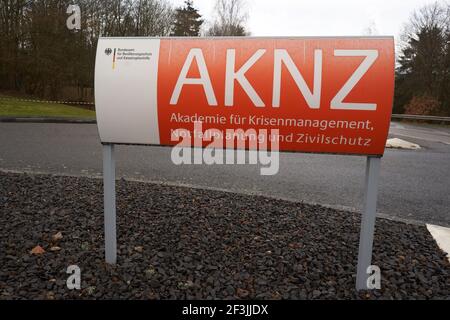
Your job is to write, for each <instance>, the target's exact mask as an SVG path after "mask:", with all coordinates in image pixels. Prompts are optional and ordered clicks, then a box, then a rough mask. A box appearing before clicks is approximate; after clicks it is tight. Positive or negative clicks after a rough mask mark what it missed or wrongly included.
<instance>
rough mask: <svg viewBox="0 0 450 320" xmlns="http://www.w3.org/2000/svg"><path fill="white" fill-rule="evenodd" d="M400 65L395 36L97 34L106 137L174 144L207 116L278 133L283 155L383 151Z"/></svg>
mask: <svg viewBox="0 0 450 320" xmlns="http://www.w3.org/2000/svg"><path fill="white" fill-rule="evenodd" d="M145 43H148V45H145ZM109 48H113V50H114V51H116V52H117V55H116V56H115V57H114V59H115V68H114V69H113V68H111V61H110V60H108V59H111V57H110V56H108V55H105V54H104V53H103V52H104V51H105V50H108V49H109ZM116 49H117V50H116ZM103 60H104V61H105V63H103ZM394 63H395V59H394V40H393V38H391V37H361V38H360V37H356V38H222V39H221V38H173V39H171V38H164V39H139V38H138V39H136V38H132V39H126V38H125V39H115V38H112V39H101V40H100V42H99V49H98V54H97V66H96V99H97V114H98V123H99V131H100V136H101V139H102V141H103V142H110V143H138V144H159V145H176V144H178V141H173V139H172V134H173V131H174V130H177V129H187V130H189V131H191V132H192V131H193V130H194V122H196V121H201V122H202V125H203V130H208V129H211V128H214V129H218V130H221V131H223V132H224V133H225V131H226V130H229V129H243V130H248V129H255V130H261V129H267V130H272V129H278V130H279V149H280V151H296V152H315V153H338V154H360V155H383V153H384V148H385V143H386V139H387V135H388V130H389V124H390V119H391V110H392V102H393V92H394ZM103 65H104V67H103ZM147 73H148V74H147ZM141 95H142V97H143V98H142V99H140V98H139V97H140V96H141ZM147 95H148V97H147ZM125 99H128V101H125ZM130 100H131V101H130ZM138 100H139V101H138ZM142 101H145V103H144V104H143V103H142ZM114 105H117V106H114ZM147 109H152V110H153V111H151V112H149V111H148V110H147ZM146 112H147V113H146ZM147 123H148V124H147ZM145 127H147V128H145ZM207 144H208V142H206V141H205V142H204V146H205V145H207Z"/></svg>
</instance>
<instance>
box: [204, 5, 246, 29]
mask: <svg viewBox="0 0 450 320" xmlns="http://www.w3.org/2000/svg"><path fill="white" fill-rule="evenodd" d="M247 19H248V12H247V8H246V2H245V0H216V5H215V20H214V22H213V23H212V25H211V27H210V28H209V29H208V30H207V32H206V35H208V36H246V35H249V32H248V31H247V30H246V28H245V23H246V22H247Z"/></svg>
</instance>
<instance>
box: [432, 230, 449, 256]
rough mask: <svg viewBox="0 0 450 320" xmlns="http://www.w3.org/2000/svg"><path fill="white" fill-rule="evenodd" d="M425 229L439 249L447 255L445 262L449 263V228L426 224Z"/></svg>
mask: <svg viewBox="0 0 450 320" xmlns="http://www.w3.org/2000/svg"><path fill="white" fill-rule="evenodd" d="M427 229H428V232H430V234H431V236H432V237H433V239H434V240H435V241H436V243H437V245H438V246H439V248H441V250H442V251H444V252H445V253H446V254H447V260H448V262H450V228H446V227H442V226H435V225H432V224H427Z"/></svg>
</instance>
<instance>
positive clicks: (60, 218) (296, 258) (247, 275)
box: [0, 173, 450, 299]
mask: <svg viewBox="0 0 450 320" xmlns="http://www.w3.org/2000/svg"><path fill="white" fill-rule="evenodd" d="M117 217H118V221H117V223H118V225H117V230H118V264H117V266H115V267H111V266H108V265H106V264H105V263H104V252H103V250H104V243H103V190H102V181H101V180H100V179H91V178H81V177H80V178H76V177H58V176H50V175H29V174H12V173H11V174H10V173H0V299H449V298H450V277H449V276H450V264H449V263H448V261H447V260H446V258H445V254H444V253H443V252H442V251H441V250H439V248H438V246H437V245H436V243H435V242H434V240H433V238H432V237H431V236H430V234H429V233H428V231H427V230H426V228H425V227H424V226H418V225H409V224H404V223H399V222H393V221H389V220H385V219H377V224H376V234H375V243H374V258H373V264H376V265H378V266H379V267H380V268H381V271H382V282H381V285H382V289H381V290H375V291H370V292H369V291H367V292H360V293H358V292H356V290H355V289H354V286H355V275H354V273H355V269H356V258H357V249H358V240H359V223H360V218H359V215H358V214H354V213H350V212H345V211H338V210H333V209H329V208H324V207H321V206H313V205H307V204H302V203H294V202H289V201H282V200H274V199H268V198H265V197H260V196H248V195H240V194H233V193H226V192H219V191H210V190H201V189H191V188H186V187H173V186H165V185H159V184H151V183H138V182H129V181H124V180H120V181H118V182H117ZM59 232H60V233H61V234H60V236H61V235H62V238H61V237H58V236H56V237H55V235H57V234H58V233H59ZM58 238H59V239H58ZM38 245H39V246H41V247H42V248H43V249H44V250H45V252H44V253H42V254H32V253H31V251H32V249H33V248H35V247H36V246H38ZM73 264H75V265H78V266H79V267H80V268H81V290H74V291H71V290H68V289H67V287H66V279H67V277H68V276H69V275H68V274H66V269H67V267H68V266H69V265H73Z"/></svg>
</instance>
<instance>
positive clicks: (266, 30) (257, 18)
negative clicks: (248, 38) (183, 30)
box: [169, 0, 444, 37]
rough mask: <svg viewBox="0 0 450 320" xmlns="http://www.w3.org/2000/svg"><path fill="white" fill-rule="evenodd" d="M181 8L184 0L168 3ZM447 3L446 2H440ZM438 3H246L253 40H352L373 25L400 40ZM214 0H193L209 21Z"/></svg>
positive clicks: (426, 0) (412, 0)
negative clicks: (417, 14) (414, 17)
mask: <svg viewBox="0 0 450 320" xmlns="http://www.w3.org/2000/svg"><path fill="white" fill-rule="evenodd" d="M169 1H171V2H172V3H173V4H175V5H180V4H182V3H183V2H184V1H183V0H169ZM441 1H444V0H441ZM434 2H435V0H247V6H248V12H249V20H248V22H247V27H248V28H249V29H250V32H251V33H252V35H253V36H324V35H326V36H335V35H336V36H349V35H362V34H366V33H365V30H366V29H367V28H368V27H369V26H371V25H373V26H375V29H376V30H377V33H378V35H393V36H395V37H397V36H398V35H399V34H400V33H401V31H402V27H403V24H404V23H405V22H407V21H408V19H409V16H410V14H411V13H412V12H413V11H414V10H415V9H418V8H420V7H422V6H423V5H426V4H429V3H434ZM214 3H215V0H194V5H195V7H197V8H198V9H199V10H200V13H201V14H202V15H203V16H204V17H206V19H207V20H210V19H211V17H212V13H213V9H214Z"/></svg>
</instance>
